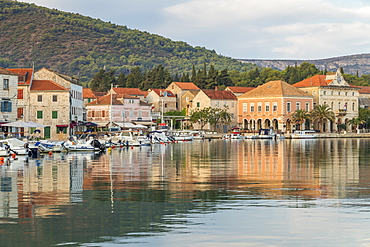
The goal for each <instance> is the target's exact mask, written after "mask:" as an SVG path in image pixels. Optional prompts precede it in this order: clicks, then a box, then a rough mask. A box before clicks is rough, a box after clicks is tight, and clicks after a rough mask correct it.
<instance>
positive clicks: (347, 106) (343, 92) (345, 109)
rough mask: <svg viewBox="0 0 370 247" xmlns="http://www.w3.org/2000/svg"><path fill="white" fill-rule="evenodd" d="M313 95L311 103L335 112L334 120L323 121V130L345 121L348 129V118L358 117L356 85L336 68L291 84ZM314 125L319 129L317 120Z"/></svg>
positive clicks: (335, 127) (335, 126) (335, 128)
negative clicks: (331, 71)
mask: <svg viewBox="0 0 370 247" xmlns="http://www.w3.org/2000/svg"><path fill="white" fill-rule="evenodd" d="M293 86H294V87H297V88H300V89H301V90H303V91H305V92H307V93H309V94H311V95H312V96H313V104H314V106H315V105H327V106H329V107H330V108H331V109H332V110H333V112H334V113H335V120H334V121H326V122H324V123H323V131H324V132H333V131H337V130H338V129H337V124H340V123H345V124H346V125H347V130H350V129H351V128H350V126H349V124H347V123H348V121H349V120H351V119H353V118H356V117H358V97H359V89H360V88H358V87H355V86H352V85H350V84H348V83H347V82H346V81H345V80H344V78H343V75H342V74H341V73H340V70H339V69H338V70H337V72H336V73H328V74H327V75H315V76H312V77H310V78H308V79H305V80H303V81H300V82H297V83H296V84H294V85H293ZM314 127H315V128H316V129H319V127H318V121H315V122H314Z"/></svg>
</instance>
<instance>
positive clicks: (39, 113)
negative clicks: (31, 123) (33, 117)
mask: <svg viewBox="0 0 370 247" xmlns="http://www.w3.org/2000/svg"><path fill="white" fill-rule="evenodd" d="M42 115H43V112H42V111H37V118H38V119H40V118H42Z"/></svg>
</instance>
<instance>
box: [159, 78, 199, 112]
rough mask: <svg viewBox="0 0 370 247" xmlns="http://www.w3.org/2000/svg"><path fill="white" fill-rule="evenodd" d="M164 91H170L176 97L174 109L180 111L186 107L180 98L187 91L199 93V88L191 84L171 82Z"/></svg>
mask: <svg viewBox="0 0 370 247" xmlns="http://www.w3.org/2000/svg"><path fill="white" fill-rule="evenodd" d="M166 90H168V91H171V92H172V93H174V94H175V96H176V104H177V105H176V109H177V110H178V111H181V110H182V109H183V108H185V107H186V105H185V104H184V102H183V100H182V96H183V95H184V94H185V93H186V92H188V91H196V92H199V90H200V88H199V87H197V86H196V85H195V84H194V83H192V82H172V83H171V84H170V85H169V86H168V87H167V88H166Z"/></svg>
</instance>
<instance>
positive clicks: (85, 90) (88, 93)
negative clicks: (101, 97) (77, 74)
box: [82, 88, 97, 99]
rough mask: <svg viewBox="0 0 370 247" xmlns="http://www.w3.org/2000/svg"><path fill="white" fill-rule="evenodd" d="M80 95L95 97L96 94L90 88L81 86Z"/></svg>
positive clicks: (89, 97) (87, 97) (86, 97)
mask: <svg viewBox="0 0 370 247" xmlns="http://www.w3.org/2000/svg"><path fill="white" fill-rule="evenodd" d="M82 97H83V98H84V99H96V98H97V97H96V95H95V94H94V92H93V91H92V90H91V89H90V88H83V89H82Z"/></svg>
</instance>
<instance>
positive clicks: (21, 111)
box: [17, 108, 23, 118]
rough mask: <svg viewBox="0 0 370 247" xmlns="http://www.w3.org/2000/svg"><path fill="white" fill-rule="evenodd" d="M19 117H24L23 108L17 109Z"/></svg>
mask: <svg viewBox="0 0 370 247" xmlns="http://www.w3.org/2000/svg"><path fill="white" fill-rule="evenodd" d="M17 118H23V108H18V109H17Z"/></svg>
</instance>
